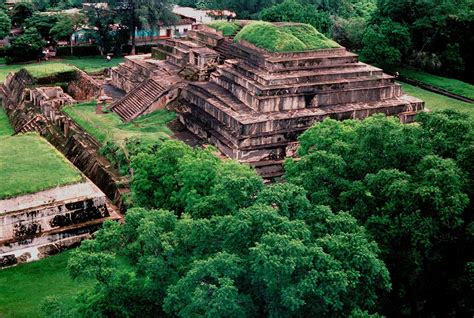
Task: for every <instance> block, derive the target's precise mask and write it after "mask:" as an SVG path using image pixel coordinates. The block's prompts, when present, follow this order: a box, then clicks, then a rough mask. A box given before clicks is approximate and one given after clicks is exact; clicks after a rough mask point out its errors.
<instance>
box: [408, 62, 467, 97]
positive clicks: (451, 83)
mask: <svg viewBox="0 0 474 318" xmlns="http://www.w3.org/2000/svg"><path fill="white" fill-rule="evenodd" d="M399 72H400V75H403V76H405V77H408V78H410V79H414V80H417V81H420V82H422V83H425V84H429V85H432V86H435V87H438V88H442V89H445V90H447V91H448V92H451V93H454V94H458V95H461V96H464V97H468V98H472V99H474V85H471V84H468V83H465V82H462V81H459V80H457V79H453V78H447V77H441V76H436V75H432V74H429V73H426V72H422V71H418V70H415V69H410V68H404V69H401V70H399Z"/></svg>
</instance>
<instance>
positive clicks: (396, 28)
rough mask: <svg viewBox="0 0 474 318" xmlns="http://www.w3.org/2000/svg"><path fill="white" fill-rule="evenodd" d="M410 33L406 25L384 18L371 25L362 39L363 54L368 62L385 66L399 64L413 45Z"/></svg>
mask: <svg viewBox="0 0 474 318" xmlns="http://www.w3.org/2000/svg"><path fill="white" fill-rule="evenodd" d="M410 41H411V40H410V33H409V30H408V28H407V27H406V26H404V25H402V24H400V23H397V22H394V21H392V20H390V19H384V20H383V21H382V22H381V23H380V24H372V25H370V26H369V27H368V28H367V30H366V31H365V33H364V36H363V39H362V51H361V56H362V58H363V59H364V60H366V61H367V62H372V63H377V64H380V65H382V66H384V67H389V68H390V67H393V66H395V65H399V64H400V63H401V61H402V56H404V55H405V56H406V54H407V53H408V50H409V48H410V46H411V43H410Z"/></svg>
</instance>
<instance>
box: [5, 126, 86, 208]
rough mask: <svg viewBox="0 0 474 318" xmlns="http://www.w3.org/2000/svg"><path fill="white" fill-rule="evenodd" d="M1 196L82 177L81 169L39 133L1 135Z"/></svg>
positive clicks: (23, 192)
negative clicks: (11, 135)
mask: <svg viewBox="0 0 474 318" xmlns="http://www.w3.org/2000/svg"><path fill="white" fill-rule="evenodd" d="M0 180H1V182H0V199H3V198H8V197H14V196H18V195H22V194H27V193H34V192H38V191H42V190H46V189H50V188H54V187H56V186H59V185H65V184H72V183H76V182H79V181H81V180H82V175H81V173H80V172H79V171H78V170H77V169H76V168H75V167H74V166H73V165H72V164H71V163H70V162H68V161H67V160H66V158H64V157H63V155H61V153H59V151H57V150H56V149H55V148H54V147H53V146H52V145H50V144H49V143H48V142H47V141H45V140H44V139H43V138H41V137H39V136H38V135H36V134H26V135H18V136H14V137H0Z"/></svg>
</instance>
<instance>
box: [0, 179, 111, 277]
mask: <svg viewBox="0 0 474 318" xmlns="http://www.w3.org/2000/svg"><path fill="white" fill-rule="evenodd" d="M110 219H117V215H116V214H115V213H114V212H112V211H110V210H109V209H108V208H107V203H106V197H105V195H104V194H103V193H102V192H101V191H100V190H99V189H98V188H97V187H96V186H95V185H94V184H93V183H92V182H90V181H89V180H86V181H84V182H82V183H77V184H72V185H66V186H62V187H57V188H53V189H49V190H45V191H41V192H37V193H33V194H27V195H22V196H18V197H14V198H10V199H4V200H0V268H1V267H5V266H11V265H15V264H18V263H23V262H27V261H31V260H36V259H39V258H43V257H45V256H47V255H50V254H54V253H57V252H59V251H61V250H62V249H64V248H66V247H70V246H73V245H77V244H78V243H79V242H80V241H81V240H83V239H84V238H86V237H89V236H90V234H91V233H92V232H94V231H95V230H97V229H98V228H99V227H100V225H101V224H102V223H103V222H104V221H105V220H110Z"/></svg>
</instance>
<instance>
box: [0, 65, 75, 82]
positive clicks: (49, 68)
mask: <svg viewBox="0 0 474 318" xmlns="http://www.w3.org/2000/svg"><path fill="white" fill-rule="evenodd" d="M22 68H25V69H27V70H28V71H29V72H30V73H31V75H33V76H34V77H45V76H49V75H53V74H57V73H62V72H69V71H72V70H73V69H74V68H73V67H72V66H71V65H68V64H66V63H63V62H56V61H47V62H41V63H29V64H12V65H4V66H2V67H0V82H3V81H4V80H5V78H6V77H7V75H8V73H10V72H17V71H19V70H20V69H22Z"/></svg>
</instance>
